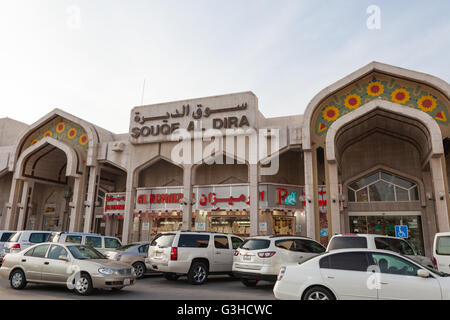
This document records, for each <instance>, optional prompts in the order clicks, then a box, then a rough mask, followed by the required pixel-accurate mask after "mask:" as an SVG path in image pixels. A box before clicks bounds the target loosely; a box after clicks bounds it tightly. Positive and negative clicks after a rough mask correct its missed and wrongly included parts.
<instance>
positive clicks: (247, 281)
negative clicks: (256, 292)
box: [241, 279, 258, 287]
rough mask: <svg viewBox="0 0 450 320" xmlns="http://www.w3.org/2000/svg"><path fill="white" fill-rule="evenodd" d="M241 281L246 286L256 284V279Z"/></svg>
mask: <svg viewBox="0 0 450 320" xmlns="http://www.w3.org/2000/svg"><path fill="white" fill-rule="evenodd" d="M241 282H242V283H243V284H244V285H245V286H246V287H255V286H256V285H257V284H258V280H251V279H241Z"/></svg>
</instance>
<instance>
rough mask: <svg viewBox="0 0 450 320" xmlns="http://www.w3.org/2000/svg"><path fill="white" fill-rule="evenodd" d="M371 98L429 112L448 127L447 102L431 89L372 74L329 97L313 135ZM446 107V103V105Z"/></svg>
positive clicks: (318, 117) (318, 118)
mask: <svg viewBox="0 0 450 320" xmlns="http://www.w3.org/2000/svg"><path fill="white" fill-rule="evenodd" d="M373 99H383V100H387V101H391V102H394V103H397V104H401V105H405V106H408V107H411V108H415V109H419V110H421V111H423V112H426V113H428V114H429V115H430V116H431V117H433V118H434V119H435V120H436V121H437V122H438V123H439V124H440V125H448V123H449V119H450V118H449V116H448V115H449V114H448V110H447V107H446V103H444V102H443V101H442V99H440V98H439V97H437V96H436V95H435V94H434V90H432V89H431V88H427V87H424V86H422V85H420V84H414V83H410V82H407V81H402V80H399V79H395V78H388V77H383V76H377V75H373V76H371V78H368V79H366V80H363V81H360V82H359V83H356V84H354V85H353V87H352V88H350V89H349V90H346V91H345V93H342V92H341V93H337V94H335V95H334V96H332V97H330V98H329V99H328V100H327V101H326V102H325V104H323V105H322V106H321V108H320V112H319V113H318V115H317V116H316V117H317V119H316V122H315V133H316V134H317V135H318V136H322V135H324V134H325V133H326V132H327V131H328V129H329V127H330V126H331V124H332V123H333V122H334V121H336V120H337V119H338V118H340V117H342V116H343V115H345V114H347V113H349V112H352V111H353V110H356V109H358V108H359V107H360V106H361V105H364V104H366V103H368V102H370V101H371V100H373ZM447 104H448V103H447Z"/></svg>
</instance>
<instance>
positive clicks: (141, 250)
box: [139, 244, 148, 253]
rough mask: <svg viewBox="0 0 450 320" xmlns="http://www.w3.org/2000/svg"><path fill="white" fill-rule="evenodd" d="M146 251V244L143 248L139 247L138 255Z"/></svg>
mask: <svg viewBox="0 0 450 320" xmlns="http://www.w3.org/2000/svg"><path fill="white" fill-rule="evenodd" d="M147 251H148V244H144V245H143V246H140V247H139V252H140V253H146V252H147Z"/></svg>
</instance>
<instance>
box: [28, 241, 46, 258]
mask: <svg viewBox="0 0 450 320" xmlns="http://www.w3.org/2000/svg"><path fill="white" fill-rule="evenodd" d="M48 247H49V245H48V244H43V245H41V246H37V247H35V248H34V249H33V252H32V253H30V254H29V255H31V256H33V257H36V258H44V257H45V253H46V252H47V249H48Z"/></svg>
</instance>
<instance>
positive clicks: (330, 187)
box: [326, 161, 341, 237]
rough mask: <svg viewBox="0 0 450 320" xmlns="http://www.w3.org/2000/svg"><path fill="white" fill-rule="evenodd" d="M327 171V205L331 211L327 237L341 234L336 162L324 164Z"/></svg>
mask: <svg viewBox="0 0 450 320" xmlns="http://www.w3.org/2000/svg"><path fill="white" fill-rule="evenodd" d="M326 166H327V169H328V181H327V195H328V197H327V200H328V201H327V203H328V204H329V209H330V211H331V214H330V216H331V225H330V227H331V228H330V229H331V230H329V237H331V236H332V235H333V234H335V233H341V214H340V211H339V179H338V166H337V163H336V161H333V162H330V161H327V163H326Z"/></svg>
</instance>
